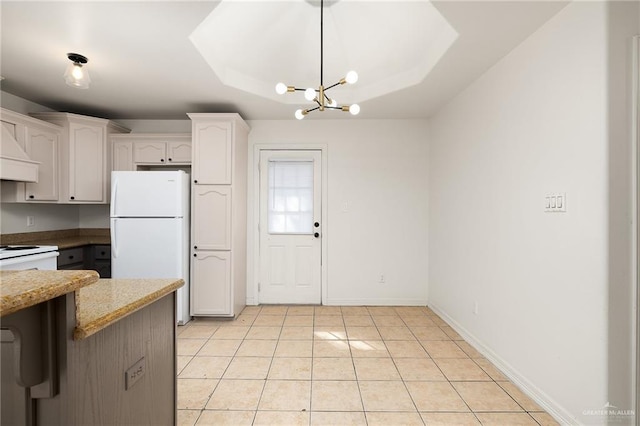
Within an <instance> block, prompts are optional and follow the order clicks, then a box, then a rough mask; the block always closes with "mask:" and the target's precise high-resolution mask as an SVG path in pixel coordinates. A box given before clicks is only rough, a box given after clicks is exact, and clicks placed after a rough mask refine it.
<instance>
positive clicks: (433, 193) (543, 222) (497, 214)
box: [429, 2, 638, 424]
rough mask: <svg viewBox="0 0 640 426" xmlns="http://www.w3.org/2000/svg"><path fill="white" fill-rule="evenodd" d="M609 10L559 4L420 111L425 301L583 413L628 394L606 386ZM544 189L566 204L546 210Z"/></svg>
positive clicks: (559, 408) (498, 358) (566, 412)
mask: <svg viewBox="0 0 640 426" xmlns="http://www.w3.org/2000/svg"><path fill="white" fill-rule="evenodd" d="M628 7H631V8H634V7H637V6H636V5H633V4H630V6H628ZM633 16H634V17H637V16H638V14H637V11H634V13H633ZM607 20H608V11H607V6H606V5H605V4H604V3H597V2H574V3H571V4H569V5H568V6H567V7H566V8H565V9H563V10H562V11H561V12H560V13H559V14H558V15H556V16H555V17H554V18H552V19H551V20H550V21H549V22H547V23H546V24H545V25H544V26H543V27H542V28H541V29H539V30H538V31H537V32H536V33H534V34H533V35H532V36H531V37H529V38H528V39H527V40H526V41H525V42H523V43H522V44H521V45H520V46H519V47H517V48H516V49H515V50H514V51H512V52H511V53H510V54H509V55H507V56H506V57H505V58H504V59H503V60H501V61H500V62H499V63H497V64H496V65H495V66H494V67H493V68H492V69H490V70H489V71H488V72H487V73H486V74H485V75H483V76H482V77H481V78H480V79H478V80H477V81H476V82H475V83H474V84H472V85H471V86H470V87H469V88H467V89H466V90H465V91H464V92H463V93H461V94H460V95H459V96H458V97H457V98H456V99H454V100H453V101H452V102H450V103H449V104H448V105H447V106H446V107H445V108H443V109H442V110H441V111H439V112H438V114H436V116H434V117H433V119H432V120H431V121H430V131H431V133H430V151H429V204H430V209H429V304H430V305H431V306H433V307H434V309H435V310H437V311H438V312H440V313H442V314H443V315H444V316H445V317H446V318H447V319H449V320H450V321H452V322H453V323H454V324H455V325H456V327H457V328H458V329H459V330H460V331H461V332H462V334H463V335H465V336H466V337H468V338H469V340H471V341H472V342H475V343H476V344H478V345H479V346H480V347H481V348H482V350H483V351H484V353H485V354H486V355H487V356H488V357H489V358H490V359H492V360H493V361H494V362H496V363H497V364H498V365H499V366H500V367H501V368H503V369H505V370H506V371H507V372H508V373H509V374H510V376H511V377H512V378H514V379H515V380H516V381H517V382H518V383H519V384H521V385H524V386H525V387H526V388H527V389H528V390H529V391H530V392H533V393H535V396H536V398H537V399H538V400H539V401H540V402H541V403H542V404H543V405H544V406H545V407H546V408H547V409H549V410H550V411H551V412H552V413H553V414H554V415H555V416H557V417H559V418H561V419H562V420H563V421H566V422H579V423H586V424H589V423H591V424H594V423H595V424H598V423H602V422H603V419H602V418H599V417H594V416H589V415H588V413H587V415H585V414H583V413H586V412H587V411H588V410H602V409H603V407H604V405H605V404H606V403H607V402H610V403H611V404H613V405H616V406H618V407H619V408H620V409H627V410H629V409H632V408H633V407H630V406H629V405H627V401H626V400H625V399H624V398H621V399H620V400H609V396H610V395H613V394H615V392H612V390H611V389H610V386H611V383H610V382H609V380H608V379H609V371H608V369H609V365H608V364H609V350H608V345H609V344H610V336H609V330H608V310H609V308H610V307H609V305H608V298H609V287H608V279H609V269H608V268H609V244H610V241H609V226H610V224H609V220H608V219H609V201H610V199H609V184H608V182H609V171H610V170H609V168H610V166H611V164H610V163H609V132H610V127H609V126H610V123H609V120H608V113H609V105H608V90H609V80H608V78H609V72H610V70H609V69H608V64H609V59H610V57H609V50H608V48H609V46H608V44H609V42H610V40H609V34H608V32H607V31H608V29H609V25H610V23H608V22H607ZM636 22H637V21H636ZM636 25H637V24H636ZM636 29H637V26H636ZM617 77H620V76H617ZM623 77H624V76H623ZM552 192H566V194H567V212H566V213H545V212H544V205H543V201H544V196H545V194H547V193H552ZM622 226H628V224H623V225H622ZM476 302H477V303H478V307H479V309H478V313H477V314H474V313H473V309H474V304H475V303H476ZM617 308H618V309H623V310H624V309H628V308H629V306H618V307H617ZM627 331H628V330H622V333H623V334H626V333H627ZM626 337H627V338H628V334H626ZM626 348H628V347H626ZM619 349H621V350H624V348H622V347H619ZM613 350H614V351H615V349H613ZM623 358H624V356H623ZM626 374H627V376H628V377H631V375H632V372H631V371H629V370H627V371H626ZM618 386H622V387H623V388H624V387H626V386H628V381H627V383H622V384H619V385H618ZM628 390H629V389H628V387H627V388H626V392H627V393H628Z"/></svg>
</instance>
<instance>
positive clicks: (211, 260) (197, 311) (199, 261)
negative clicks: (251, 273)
mask: <svg viewBox="0 0 640 426" xmlns="http://www.w3.org/2000/svg"><path fill="white" fill-rule="evenodd" d="M191 271H192V280H193V282H197V283H198V285H196V286H192V288H191V314H192V315H215V316H217V315H221V316H226V315H229V312H230V311H231V302H232V300H231V297H232V294H231V285H230V284H231V253H230V252H228V251H207V250H195V252H194V253H193V257H192V258H191Z"/></svg>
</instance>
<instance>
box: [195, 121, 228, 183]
mask: <svg viewBox="0 0 640 426" xmlns="http://www.w3.org/2000/svg"><path fill="white" fill-rule="evenodd" d="M193 143H194V147H193V149H194V152H196V153H197V155H195V156H194V158H193V180H194V182H196V183H198V184H200V185H230V184H231V167H232V164H233V159H232V152H233V150H232V148H233V123H232V122H206V121H202V122H201V121H194V122H193Z"/></svg>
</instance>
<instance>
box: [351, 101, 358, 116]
mask: <svg viewBox="0 0 640 426" xmlns="http://www.w3.org/2000/svg"><path fill="white" fill-rule="evenodd" d="M349 112H350V113H351V115H358V114H360V105H358V104H353V105H351V106H350V107H349Z"/></svg>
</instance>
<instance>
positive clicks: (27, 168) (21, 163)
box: [0, 125, 40, 182]
mask: <svg viewBox="0 0 640 426" xmlns="http://www.w3.org/2000/svg"><path fill="white" fill-rule="evenodd" d="M0 128H2V135H1V139H0V179H1V180H15V181H18V182H38V165H39V164H40V163H39V162H38V161H32V160H31V159H30V158H29V156H28V155H27V153H26V152H24V150H23V149H22V147H21V146H20V144H19V143H18V141H17V140H16V139H15V138H14V137H13V135H11V132H9V130H7V129H6V128H5V127H4V126H2V125H0Z"/></svg>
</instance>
